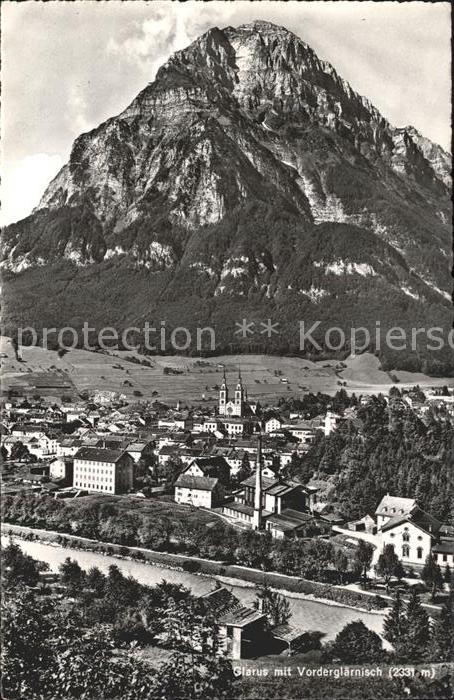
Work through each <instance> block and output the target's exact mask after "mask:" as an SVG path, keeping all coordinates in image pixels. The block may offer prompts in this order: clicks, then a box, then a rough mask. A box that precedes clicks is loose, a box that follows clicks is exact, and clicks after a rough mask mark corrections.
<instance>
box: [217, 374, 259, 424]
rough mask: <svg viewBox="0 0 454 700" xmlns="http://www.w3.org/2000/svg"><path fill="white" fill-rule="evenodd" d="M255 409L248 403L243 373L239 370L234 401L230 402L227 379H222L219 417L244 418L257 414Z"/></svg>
mask: <svg viewBox="0 0 454 700" xmlns="http://www.w3.org/2000/svg"><path fill="white" fill-rule="evenodd" d="M254 408H255V407H253V406H249V404H248V401H247V393H246V390H245V389H244V386H243V380H242V378H241V371H239V370H238V381H237V383H236V387H235V393H234V398H233V400H229V389H228V386H227V379H226V376H225V371H224V377H223V379H222V384H221V388H220V390H219V415H220V416H227V417H228V418H232V417H234V416H236V417H237V418H244V417H246V416H248V415H251V413H255V410H254Z"/></svg>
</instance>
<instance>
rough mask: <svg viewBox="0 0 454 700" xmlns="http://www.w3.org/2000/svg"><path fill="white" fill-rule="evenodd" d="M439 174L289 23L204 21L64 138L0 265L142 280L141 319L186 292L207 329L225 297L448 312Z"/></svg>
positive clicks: (420, 143)
mask: <svg viewBox="0 0 454 700" xmlns="http://www.w3.org/2000/svg"><path fill="white" fill-rule="evenodd" d="M450 167H451V161H450V156H449V155H448V154H447V153H445V152H444V151H443V150H442V149H441V148H440V147H439V146H437V145H436V144H433V143H431V142H430V141H429V140H428V139H425V138H424V137H422V136H421V135H420V134H419V133H418V132H417V131H416V130H415V129H414V128H412V127H405V128H394V127H392V126H391V125H390V124H389V123H388V122H387V121H386V119H385V118H384V117H382V115H381V114H380V113H379V112H378V110H377V109H375V108H374V106H373V105H372V104H370V102H369V101H368V100H366V99H364V98H363V97H361V96H360V95H358V94H356V93H355V92H354V91H353V90H352V88H351V87H350V86H349V85H348V83H346V82H345V81H344V80H343V79H342V78H341V77H340V76H339V75H338V74H337V73H336V71H335V70H334V68H333V67H332V66H331V65H329V64H327V63H326V62H324V61H321V60H320V59H319V58H318V57H317V56H316V54H315V53H314V52H313V51H312V49H311V48H310V47H309V46H307V45H306V44H305V43H304V42H303V41H302V40H301V39H299V38H298V37H297V36H295V35H294V34H292V33H291V32H289V31H287V30H286V29H284V28H282V27H277V26H275V25H273V24H270V23H267V22H254V23H252V24H250V25H245V26H241V27H238V28H233V27H227V28H226V29H224V30H220V29H218V28H214V29H212V30H210V31H209V32H207V33H206V34H204V35H203V36H202V37H200V38H199V39H198V40H196V41H195V42H194V43H193V44H191V46H189V47H188V48H186V49H184V50H183V51H180V52H178V53H176V54H175V55H174V56H172V57H171V58H170V59H169V61H168V62H167V63H166V64H165V65H163V66H162V67H161V68H160V69H159V71H158V73H157V75H156V79H155V81H154V82H153V83H151V84H149V85H148V86H147V87H146V88H145V89H144V90H143V91H142V92H141V93H140V94H139V95H138V96H137V97H136V98H135V99H134V100H133V102H132V103H131V104H130V105H129V107H128V108H127V109H126V110H124V112H122V113H121V114H119V115H118V116H117V117H114V118H112V119H109V120H108V121H106V122H105V123H104V124H101V125H100V126H99V127H98V128H96V129H94V130H93V131H91V132H89V133H87V134H82V135H81V136H80V137H79V138H78V139H76V141H75V143H74V145H73V148H72V152H71V157H70V160H69V162H68V163H67V164H66V165H65V166H64V167H63V169H62V170H61V171H60V173H59V174H58V175H57V177H56V178H55V179H54V180H53V182H51V183H50V185H49V186H48V188H47V190H46V192H45V193H44V195H43V197H42V200H41V202H40V204H39V206H38V208H37V210H36V211H35V212H34V213H33V214H32V215H31V217H28V218H27V219H25V220H24V221H22V222H19V223H17V224H14V225H12V226H10V227H8V228H7V229H6V230H5V231H4V235H3V244H4V245H3V261H2V266H3V268H4V270H6V271H9V273H12V275H11V283H12V284H13V285H14V283H15V282H14V280H15V276H16V275H18V274H19V275H24V274H26V272H28V273H30V272H31V271H32V270H34V273H33V274H35V276H36V274H37V273H36V268H42V267H46V266H49V265H51V266H52V265H54V266H55V265H57V266H60V267H61V266H62V265H63V266H66V267H67V268H68V269H70V270H71V274H72V275H73V277H72V280H73V283H76V279H78V278H79V277H80V275H81V274H83V275H85V278H86V279H89V278H90V275H95V273H96V274H100V273H101V272H102V274H103V275H104V281H105V287H106V288H107V287H109V286H110V284H111V283H110V282H109V275H112V274H114V273H113V272H112V270H113V269H115V268H119V269H121V270H123V271H124V270H126V269H127V270H129V272H128V274H131V275H136V276H137V274H145V275H148V278H149V276H150V275H151V276H152V278H151V279H148V278H147V284H151V285H152V288H153V290H154V295H155V299H154V302H153V305H152V308H153V310H154V311H155V312H160V310H161V309H162V310H164V309H168V306H169V303H170V304H171V305H172V308H174V306H175V304H176V302H177V299H178V295H179V293H186V294H189V296H190V297H193V298H194V299H197V300H198V301H199V302H200V305H201V308H203V309H204V311H203V314H202V316H203V318H204V319H205V320H207V321H210V320H213V318H220V317H222V316H223V313H224V312H223V310H222V304H223V300H225V301H227V302H228V303H229V304H230V305H231V304H232V303H237V302H238V303H240V302H241V304H243V305H245V306H246V307H247V306H248V304H249V305H252V306H253V307H254V308H262V309H263V311H265V309H268V310H267V313H268V312H269V311H270V309H273V308H276V309H277V308H281V307H282V308H288V307H289V304H290V306H292V307H294V308H298V307H299V306H300V305H301V304H303V307H304V309H307V310H308V312H310V314H312V315H314V313H316V311H315V309H314V307H315V306H317V305H318V306H320V304H321V303H322V300H324V302H323V304H324V308H330V305H329V304H328V301H327V299H330V300H331V301H332V299H333V298H335V299H339V296H340V297H342V295H344V298H347V297H348V295H349V294H350V295H351V292H352V290H355V289H356V290H357V291H358V290H363V291H364V293H365V294H367V295H370V294H373V295H375V296H377V294H378V297H380V298H384V297H386V298H391V297H393V295H395V299H396V300H398V301H397V306H399V304H401V305H402V309H401V312H399V313H401V314H403V315H404V316H406V315H408V314H409V309H408V304H411V308H412V309H413V308H414V309H416V308H418V313H420V312H421V309H423V308H424V307H428V306H432V307H435V308H436V309H437V313H439V314H440V315H441V316H442V317H443V318H444V319H447V317H448V314H449V297H450V287H451V280H450V276H449V254H450V253H449V250H450V229H449V222H450V188H451V180H450ZM132 271H134V272H132ZM125 274H126V273H125ZM366 281H367V284H366ZM136 282H137V280H136ZM16 284H17V281H16ZM131 284H134V282H133V281H131ZM179 290H180V291H179ZM182 290H184V292H182ZM377 290H380V291H379V292H378V291H377ZM333 295H334V296H333ZM213 299H214V300H215V304H214V306H213ZM208 300H210V301H209V302H208ZM251 300H253V302H252V301H251ZM349 303H350V302H349ZM70 306H71V305H70ZM73 306H74V305H72V306H71V309H73ZM106 307H107V308H106V310H105V314H106V318H111V317H112V315H114V316H115V313H113V311H112V309H111V308H110V307H109V303H108V302H107V303H106ZM374 307H377V304H374ZM147 309H148V307H147V305H145V306H144V305H143V304H142V307H141V308H138V309H137V310H136V314H135V315H134V314H132V316H131V314H130V313H129V312H128V313H127V314H120V317H122V318H125V320H128V319H130V320H133V319H134V317H135V316H137V317H139V316H141V315H144V314H145V312H146V311H147ZM85 311H86V310H85ZM72 313H74V309H73V311H72ZM82 313H83V311H82V309H79V310H78V311H77V315H81V314H82ZM317 313H319V309H317ZM175 314H176V317H177V316H178V313H177V311H175ZM243 315H244V314H243Z"/></svg>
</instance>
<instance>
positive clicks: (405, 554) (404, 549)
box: [402, 544, 410, 557]
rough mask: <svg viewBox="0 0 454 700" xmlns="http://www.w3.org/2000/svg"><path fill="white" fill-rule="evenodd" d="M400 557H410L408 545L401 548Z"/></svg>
mask: <svg viewBox="0 0 454 700" xmlns="http://www.w3.org/2000/svg"><path fill="white" fill-rule="evenodd" d="M402 556H403V557H409V556H410V547H409V546H408V544H404V545H403V547H402Z"/></svg>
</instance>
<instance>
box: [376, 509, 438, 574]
mask: <svg viewBox="0 0 454 700" xmlns="http://www.w3.org/2000/svg"><path fill="white" fill-rule="evenodd" d="M402 500H410V499H402ZM440 528H441V523H440V521H439V520H436V518H433V517H432V516H431V515H429V513H426V512H425V511H423V510H422V509H421V508H419V506H418V505H416V504H415V505H414V507H413V508H412V509H411V510H410V511H409V512H408V511H407V512H404V513H397V514H395V515H394V516H393V517H391V518H389V519H388V520H387V521H386V522H385V523H384V525H381V528H380V530H379V534H380V535H381V538H380V539H381V544H382V547H383V548H384V547H385V546H386V545H388V544H391V545H392V546H393V547H394V551H395V552H396V554H397V556H398V557H399V559H400V560H401V561H402V564H403V565H404V566H405V565H411V566H413V565H421V566H422V565H424V562H425V560H426V558H427V557H428V556H429V554H431V552H432V546H433V544H436V543H437V542H438V534H439V530H440ZM441 553H442V554H443V552H441Z"/></svg>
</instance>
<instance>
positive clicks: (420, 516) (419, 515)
mask: <svg viewBox="0 0 454 700" xmlns="http://www.w3.org/2000/svg"><path fill="white" fill-rule="evenodd" d="M405 522H409V523H413V525H415V526H416V527H419V528H420V529H421V530H424V532H428V533H431V534H436V533H437V532H438V531H439V529H440V527H441V522H440V521H439V520H437V519H436V518H434V517H432V516H431V515H430V514H429V513H426V512H425V511H424V510H421V508H419V506H415V507H414V508H413V509H412V511H411V512H410V513H403V514H402V515H396V516H395V517H393V518H391V520H388V522H387V523H386V524H385V525H384V526H383V527H382V532H386V531H387V530H391V529H392V528H394V527H397V526H398V525H401V524H402V523H405Z"/></svg>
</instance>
